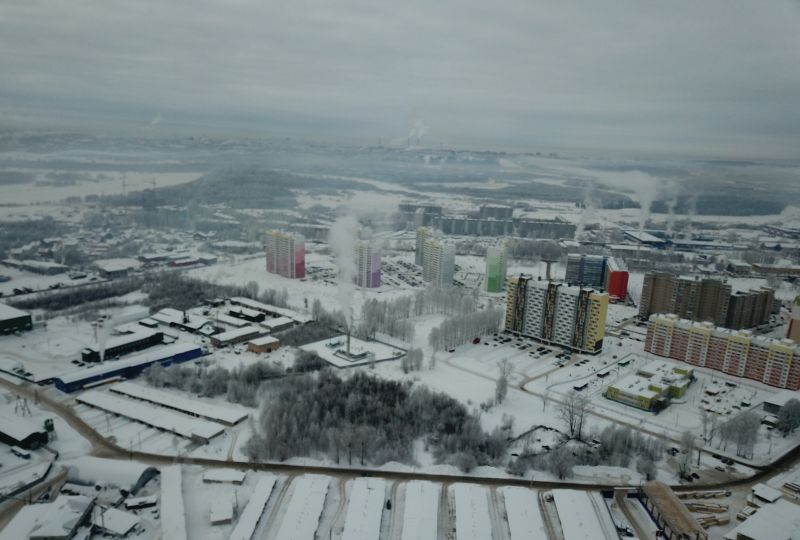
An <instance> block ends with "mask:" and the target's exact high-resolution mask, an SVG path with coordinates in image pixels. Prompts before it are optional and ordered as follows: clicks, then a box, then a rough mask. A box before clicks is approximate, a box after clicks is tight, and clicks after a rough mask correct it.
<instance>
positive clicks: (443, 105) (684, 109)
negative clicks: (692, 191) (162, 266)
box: [0, 0, 800, 157]
mask: <svg viewBox="0 0 800 540" xmlns="http://www.w3.org/2000/svg"><path fill="white" fill-rule="evenodd" d="M565 4H569V5H568V6H567V5H565ZM603 4H611V6H609V5H603ZM797 28H800V8H798V3H797V2H795V1H789V0H773V1H770V2H767V3H762V2H752V1H750V0H735V1H726V0H708V1H705V2H691V1H688V0H681V1H677V2H660V3H644V2H640V1H619V2H606V3H600V2H588V1H587V2H569V3H567V2H558V1H552V2H532V1H531V0H510V1H508V2H502V3H497V4H492V3H489V2H485V1H481V2H477V1H456V0H441V1H438V2H429V1H423V0H408V1H405V2H380V1H376V0H344V1H339V2H330V1H325V0H299V1H294V2H281V3H278V2H263V1H249V0H239V1H226V2H222V1H218V2H212V1H209V0H197V1H181V0H173V1H169V2H165V1H163V0H162V1H155V0H139V1H137V2H123V1H120V0H108V1H103V2H97V1H89V0H73V1H71V2H59V1H56V0H52V1H43V0H24V1H23V0H17V1H13V0H9V1H7V2H4V3H2V4H0V74H2V77H0V122H2V123H3V124H6V125H25V124H29V125H32V126H38V127H40V126H42V125H44V124H47V123H51V124H58V123H62V124H65V125H74V126H75V127H81V125H90V124H91V125H94V124H98V125H105V126H106V127H108V126H117V127H119V128H120V129H133V128H135V127H136V126H142V127H143V128H146V127H149V123H150V120H151V119H152V118H153V117H154V115H156V114H157V113H158V112H161V113H163V118H164V121H163V122H162V123H161V125H160V126H159V129H160V130H164V129H168V128H189V129H200V128H202V129H212V128H215V127H216V128H218V129H220V130H225V131H229V132H235V131H237V130H241V131H254V130H255V131H264V132H272V133H279V134H291V135H321V136H327V137H347V138H349V139H351V140H361V141H363V142H372V141H374V140H376V139H377V137H379V136H383V137H385V138H393V137H394V138H400V139H404V138H405V136H406V134H407V133H408V132H409V129H410V128H411V127H412V126H411V125H410V123H409V119H410V118H413V119H414V120H413V121H416V122H419V123H422V124H423V125H425V126H426V127H427V135H426V137H425V141H426V142H427V143H428V144H434V143H435V142H437V141H442V142H444V143H446V144H456V145H457V144H465V145H475V146H511V147H514V148H518V149H520V148H534V147H537V146H547V147H558V146H567V147H577V148H600V149H602V148H618V149H633V150H645V151H652V150H661V151H667V152H689V153H709V154H723V155H742V156H791V157H794V156H795V155H796V149H797V148H798V147H800V69H798V68H800V65H798V64H799V63H800V32H798V31H797Z"/></svg>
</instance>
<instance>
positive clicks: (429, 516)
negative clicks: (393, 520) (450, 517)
mask: <svg viewBox="0 0 800 540" xmlns="http://www.w3.org/2000/svg"><path fill="white" fill-rule="evenodd" d="M441 490H442V486H441V485H440V484H436V483H434V482H425V481H420V480H412V481H411V482H408V483H407V484H406V499H405V507H404V509H403V539H402V540H436V532H437V528H438V515H439V499H440V497H439V494H440V493H441Z"/></svg>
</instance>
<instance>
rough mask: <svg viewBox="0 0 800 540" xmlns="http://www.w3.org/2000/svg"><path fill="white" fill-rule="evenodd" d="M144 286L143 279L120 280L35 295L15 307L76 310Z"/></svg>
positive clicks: (19, 302)
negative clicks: (84, 305) (75, 308)
mask: <svg viewBox="0 0 800 540" xmlns="http://www.w3.org/2000/svg"><path fill="white" fill-rule="evenodd" d="M143 284H144V280H143V279H141V278H127V279H118V280H114V281H112V282H107V283H98V284H96V285H86V286H81V287H71V288H68V289H62V290H58V291H52V292H48V293H47V294H42V295H33V296H32V297H30V298H24V299H21V300H15V301H13V302H12V303H13V305H14V306H15V307H17V308H20V309H25V310H31V309H45V310H48V311H59V310H63V309H68V308H74V307H75V306H79V305H81V304H86V303H89V302H97V301H98V300H106V299H108V298H114V297H115V296H124V295H126V294H128V293H131V292H133V291H136V290H139V289H140V288H141V287H142V285H143Z"/></svg>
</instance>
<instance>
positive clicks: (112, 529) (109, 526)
mask: <svg viewBox="0 0 800 540" xmlns="http://www.w3.org/2000/svg"><path fill="white" fill-rule="evenodd" d="M138 523H139V518H138V516H136V515H135V514H131V513H130V512H125V511H123V510H117V509H116V508H111V507H109V508H101V507H100V506H95V507H94V508H93V510H92V525H94V526H95V527H98V528H100V529H102V530H103V531H106V532H109V533H111V534H115V535H117V536H125V535H126V534H128V533H129V532H130V531H131V529H133V528H134V527H135V526H136V525H137V524H138Z"/></svg>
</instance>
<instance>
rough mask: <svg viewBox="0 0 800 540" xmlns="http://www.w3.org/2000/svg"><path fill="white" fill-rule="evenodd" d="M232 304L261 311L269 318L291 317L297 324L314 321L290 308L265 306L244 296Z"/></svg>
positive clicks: (236, 297) (232, 301)
mask: <svg viewBox="0 0 800 540" xmlns="http://www.w3.org/2000/svg"><path fill="white" fill-rule="evenodd" d="M230 303H231V304H233V305H236V306H242V307H246V308H250V309H253V310H255V311H260V312H262V313H264V314H265V315H267V316H268V317H273V318H277V317H289V318H290V319H292V320H293V321H294V322H296V323H297V324H306V323H310V322H311V321H312V320H313V319H312V318H311V317H310V316H308V315H306V314H304V313H300V312H299V311H295V310H293V309H290V308H283V307H278V306H273V305H271V304H265V303H263V302H259V301H258V300H252V299H250V298H245V297H244V296H235V297H233V298H231V299H230Z"/></svg>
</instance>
